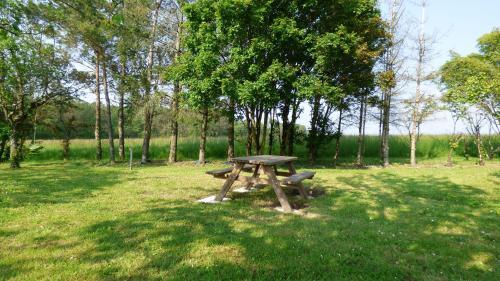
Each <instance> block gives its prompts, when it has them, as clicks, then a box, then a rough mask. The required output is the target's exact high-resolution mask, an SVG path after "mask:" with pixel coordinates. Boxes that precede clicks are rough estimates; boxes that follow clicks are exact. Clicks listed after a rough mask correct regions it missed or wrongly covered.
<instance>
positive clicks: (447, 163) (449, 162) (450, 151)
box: [446, 148, 453, 167]
mask: <svg viewBox="0 0 500 281" xmlns="http://www.w3.org/2000/svg"><path fill="white" fill-rule="evenodd" d="M452 156H453V148H450V150H449V151H448V160H447V161H446V166H448V167H452V166H453V160H452Z"/></svg>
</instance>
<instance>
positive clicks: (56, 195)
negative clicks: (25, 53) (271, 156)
mask: <svg viewBox="0 0 500 281" xmlns="http://www.w3.org/2000/svg"><path fill="white" fill-rule="evenodd" d="M471 162H472V161H471ZM471 162H465V163H461V164H460V165H459V166H456V167H454V168H445V167H443V166H442V165H441V164H439V165H434V164H426V165H422V166H421V167H420V168H418V169H411V168H408V167H405V166H396V167H391V168H388V169H379V168H369V169H362V170H354V169H347V168H344V169H337V170H334V169H327V168H316V169H315V170H316V171H317V175H316V177H315V179H314V180H313V181H310V182H309V183H308V185H309V186H310V188H312V189H313V190H318V191H320V190H324V192H325V194H324V195H322V196H319V197H317V198H315V199H311V200H308V201H307V202H305V204H307V205H308V206H309V207H308V208H306V209H303V214H302V215H296V214H282V213H279V212H277V211H275V210H274V209H273V206H276V205H277V200H276V197H275V195H274V194H273V191H272V189H271V188H269V187H266V188H264V189H262V190H260V191H258V192H255V193H252V194H244V195H235V194H232V195H231V196H232V199H233V200H231V201H230V202H225V203H223V204H218V205H205V204H200V203H196V202H195V200H197V199H199V198H202V197H205V196H207V195H211V194H214V193H216V192H217V190H218V189H219V187H220V185H221V184H222V182H221V181H220V180H216V179H213V178H211V177H209V176H207V175H205V174H204V171H205V170H208V169H213V168H216V167H221V165H220V164H214V165H208V166H206V167H203V168H200V167H196V166H192V165H190V164H188V163H181V164H178V165H173V166H164V165H158V166H142V167H136V168H135V169H134V170H132V171H129V170H128V169H127V168H126V167H125V166H124V165H123V166H122V165H115V166H95V165H94V164H92V163H90V162H86V161H74V162H70V163H67V164H63V163H61V162H60V161H58V162H49V161H45V162H26V163H24V168H22V169H20V170H10V169H8V166H7V164H2V165H0V279H15V280H102V279H116V280H124V279H127V280H129V279H133V280H146V279H150V280H492V281H493V280H499V276H500V275H499V272H498V269H499V268H500V261H499V257H500V249H499V246H500V244H499V241H500V229H499V211H500V201H499V200H500V197H499V196H500V189H499V186H500V163H498V162H490V163H488V165H487V166H486V167H477V166H475V165H472V164H471ZM289 197H290V200H291V201H292V202H295V203H300V199H298V198H297V197H295V196H292V195H290V196H289Z"/></svg>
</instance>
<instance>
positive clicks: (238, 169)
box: [215, 163, 243, 201]
mask: <svg viewBox="0 0 500 281" xmlns="http://www.w3.org/2000/svg"><path fill="white" fill-rule="evenodd" d="M241 169H243V164H240V163H235V164H234V168H233V171H232V172H231V173H230V174H229V175H228V177H227V179H226V181H225V182H224V185H223V186H222V189H221V190H220V192H219V194H217V196H215V200H216V201H222V199H224V197H225V196H226V194H227V192H228V191H229V189H231V186H233V183H234V182H235V181H236V179H237V178H238V176H239V175H240V172H241Z"/></svg>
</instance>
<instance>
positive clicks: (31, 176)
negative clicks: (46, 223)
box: [0, 162, 126, 208]
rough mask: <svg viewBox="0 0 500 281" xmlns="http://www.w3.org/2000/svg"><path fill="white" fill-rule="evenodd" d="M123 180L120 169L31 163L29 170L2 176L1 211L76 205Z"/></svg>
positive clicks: (79, 163) (77, 164)
mask: <svg viewBox="0 0 500 281" xmlns="http://www.w3.org/2000/svg"><path fill="white" fill-rule="evenodd" d="M61 166H62V167H61ZM61 169H63V170H64V173H62V172H61ZM123 180H126V178H125V177H123V176H122V172H120V171H119V170H117V169H113V170H106V169H103V168H100V169H96V168H94V167H92V166H89V165H88V164H84V163H81V162H75V163H71V164H66V165H61V164H60V163H59V164H57V165H51V164H41V163H31V164H30V166H29V167H26V168H22V169H19V170H10V171H9V173H0V183H2V188H3V189H4V191H5V193H4V194H3V195H2V196H1V197H0V208H17V207H22V206H25V205H43V204H58V203H69V202H74V201H78V200H80V199H82V198H84V197H88V196H92V193H93V192H95V191H97V190H100V189H103V188H106V187H109V186H111V185H114V184H117V183H119V182H121V181H123Z"/></svg>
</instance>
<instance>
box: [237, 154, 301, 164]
mask: <svg viewBox="0 0 500 281" xmlns="http://www.w3.org/2000/svg"><path fill="white" fill-rule="evenodd" d="M295 160H297V157H292V156H276V155H256V156H246V157H236V158H232V159H231V161H232V162H235V163H245V164H254V165H257V164H260V165H279V164H284V163H287V162H292V161H295Z"/></svg>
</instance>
